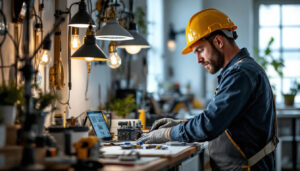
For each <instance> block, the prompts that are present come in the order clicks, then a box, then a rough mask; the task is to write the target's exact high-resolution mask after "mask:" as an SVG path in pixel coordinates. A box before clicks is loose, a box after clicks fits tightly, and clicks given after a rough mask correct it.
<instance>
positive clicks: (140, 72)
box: [0, 0, 300, 171]
mask: <svg viewBox="0 0 300 171" xmlns="http://www.w3.org/2000/svg"><path fill="white" fill-rule="evenodd" d="M206 8H216V9H219V10H221V11H223V12H224V13H226V14H227V15H228V16H229V17H230V18H231V20H232V21H233V22H234V23H235V25H237V27H238V28H237V34H238V39H237V40H236V42H237V44H238V46H239V47H240V48H243V47H246V48H247V49H248V50H249V52H250V55H251V56H252V57H253V58H255V60H256V61H257V62H258V63H259V64H260V65H261V66H262V67H263V68H264V69H265V71H266V73H267V75H268V77H269V80H270V82H271V85H272V89H273V91H274V94H275V97H276V105H277V115H278V130H279V131H278V133H279V139H280V143H279V145H278V147H277V149H276V170H278V171H279V170H297V168H298V169H299V168H300V146H299V144H300V128H299V127H300V123H299V122H300V120H299V119H298V118H300V94H298V91H299V90H300V67H299V66H300V20H299V17H300V1H298V0H285V1H283V0H242V1H241V0H184V1H183V0H0V66H1V67H0V115H1V118H0V170H2V169H4V170H5V169H12V168H17V169H20V168H26V167H28V168H30V169H28V168H27V169H28V170H31V169H32V170H35V169H37V170H39V169H41V170H43V169H49V168H50V170H51V169H53V170H59V168H62V170H68V169H70V168H72V167H74V168H76V167H78V168H80V167H84V166H83V165H84V164H82V163H81V165H80V163H79V161H80V160H78V159H86V158H89V156H90V157H91V156H93V154H91V152H90V151H91V150H90V151H89V152H83V151H81V152H80V154H82V155H81V156H80V155H77V156H76V157H77V158H78V159H77V160H76V159H74V158H70V157H69V158H67V159H65V158H64V159H65V160H66V161H65V162H63V161H64V160H63V159H62V158H60V159H59V160H60V161H61V163H64V164H65V165H63V164H61V163H60V164H59V162H58V161H59V160H56V161H54V160H50V159H49V158H51V157H49V156H52V157H53V156H56V157H57V156H59V155H64V156H68V155H71V154H74V153H75V151H76V153H77V154H79V151H80V150H83V149H84V148H82V146H83V145H82V144H84V143H86V145H87V146H89V145H91V144H93V142H94V141H97V140H94V139H88V140H86V141H85V140H80V138H82V137H84V136H83V135H88V133H89V134H94V135H95V133H93V131H91V130H88V129H85V128H86V127H84V126H83V125H84V124H85V125H89V128H90V129H93V127H92V126H91V125H92V124H93V123H86V122H88V121H87V120H88V119H90V118H92V117H93V115H92V114H93V113H92V112H91V116H90V118H87V112H88V111H102V112H103V118H104V120H105V122H106V123H107V126H108V129H109V134H111V137H112V139H114V138H115V137H118V136H119V139H124V140H135V139H136V138H138V137H134V138H129V139H128V137H126V136H128V134H126V133H127V132H126V131H128V130H127V129H129V128H128V127H130V128H132V129H134V130H133V132H134V133H133V134H134V136H137V135H140V134H142V130H147V129H149V128H151V125H152V124H153V122H154V121H155V120H157V119H159V118H163V117H170V118H176V119H189V118H193V117H194V116H195V115H197V114H200V113H201V112H202V111H203V110H204V109H205V107H206V105H207V104H208V103H209V101H210V99H211V98H212V97H213V96H214V93H215V89H216V87H217V75H218V73H217V74H214V75H211V74H209V73H208V72H207V70H206V69H205V68H204V67H202V65H200V64H198V63H197V60H196V56H195V54H194V53H190V54H188V55H182V54H181V51H182V49H183V48H184V47H185V45H186V37H185V27H186V25H187V22H188V20H189V18H190V17H191V16H192V15H193V14H195V13H196V12H198V11H200V10H203V9H206ZM90 16H91V17H90ZM132 37H133V40H131V39H132ZM137 119H140V121H139V120H137ZM120 121H125V123H124V122H120ZM126 121H128V122H130V124H128V122H126ZM131 121H133V122H131ZM99 122H100V121H99ZM81 126H82V127H81ZM69 127H70V128H71V127H75V128H76V129H77V128H80V129H79V132H83V134H78V135H76V136H79V137H76V138H77V139H76V140H77V146H76V145H75V146H73V145H72V143H75V140H73V139H72V138H69V139H67V136H68V135H69V134H71V135H70V136H71V137H75V136H74V135H73V133H72V131H74V132H76V129H75V128H74V130H73V128H72V129H69ZM67 128H68V130H71V133H70V132H68V133H66V129H67ZM81 128H82V129H81ZM121 128H124V130H122V131H125V133H124V135H123V134H122V135H120V133H118V130H119V131H120V129H121ZM94 129H95V128H94ZM99 129H100V128H99ZM101 129H102V127H101ZM130 131H131V130H130ZM58 134H61V135H58ZM74 134H75V133H74ZM96 134H97V133H96ZM46 135H53V137H56V140H55V141H56V142H57V143H58V144H59V143H61V144H60V145H61V146H62V147H60V150H57V149H55V148H54V147H57V146H58V145H53V142H49V141H51V140H52V139H51V138H50V140H48V138H49V137H47V136H46ZM125 135H126V136H125ZM97 136H98V135H97ZM57 137H58V138H57ZM61 139H63V140H62V142H61ZM67 140H68V141H71V142H69V143H70V144H71V145H70V148H71V147H72V148H71V149H66V148H68V147H66V146H64V145H63V144H66V141H67ZM79 140H80V141H79ZM54 143H55V142H54ZM80 143H82V144H80ZM202 145H203V144H201V147H199V149H201V152H199V151H200V150H198V151H197V150H195V151H193V152H191V153H189V154H192V153H195V154H199V156H197V159H196V160H191V161H190V160H188V159H192V157H193V156H194V155H191V156H189V155H185V156H182V157H181V158H180V160H179V159H178V160H176V159H175V158H176V157H174V159H173V158H172V157H171V158H172V160H166V158H164V157H157V156H154V159H153V161H152V160H150V159H149V161H148V159H147V160H146V159H145V161H147V162H146V163H147V164H148V165H150V166H147V164H145V163H144V164H143V163H142V164H140V165H137V164H136V163H134V162H132V161H131V162H129V163H126V162H122V163H117V162H116V161H115V160H114V161H101V162H98V163H97V162H93V163H92V164H93V166H94V167H95V168H97V167H98V168H102V169H104V170H105V169H106V167H108V168H109V167H112V168H113V167H116V168H117V167H119V168H121V169H122V168H123V167H125V168H126V167H127V168H128V167H130V166H132V168H133V170H147V169H149V168H151V167H153V168H154V170H161V169H167V170H168V169H170V170H171V169H174V168H176V169H177V168H178V169H179V170H185V169H187V168H190V167H191V168H192V170H193V168H194V167H198V168H201V169H205V170H210V168H209V166H208V164H207V163H208V162H207V160H208V159H207V154H206V152H205V146H202ZM79 146H80V147H79ZM38 147H41V148H42V150H41V151H40V152H37V148H38ZM50 147H51V148H50ZM98 148H99V147H98ZM156 148H160V147H156ZM62 149H64V150H62ZM167 150H168V149H167ZM184 150H194V149H188V148H184ZM184 150H183V152H184ZM179 151H180V150H179ZM196 151H197V152H196ZM59 152H64V153H65V154H59ZM97 152H98V151H97ZM54 153H56V154H54ZM172 154H173V153H172ZM84 155H87V156H86V157H84ZM97 155H98V153H97ZM170 155H171V154H170ZM60 157H61V156H60ZM73 157H74V156H73ZM76 157H75V158H76ZM93 157H95V154H94V156H93ZM152 157H153V156H152ZM155 157H157V158H155ZM53 158H54V157H53ZM46 159H47V160H46ZM156 159H157V160H156ZM103 160H105V159H103ZM125 160H126V159H125ZM125 160H124V161H125ZM128 160H129V159H128ZM186 161H188V162H191V163H193V164H189V163H188V162H186ZM155 162H157V163H159V162H161V163H162V164H161V165H160V164H157V163H155ZM45 163H46V164H45ZM74 163H75V164H74ZM178 163H179V164H178ZM10 164H12V165H10ZM97 164H98V165H97ZM130 164H131V165H130ZM194 164H195V165H194ZM58 165H60V167H59V166H58ZM61 165H63V166H61ZM129 165H130V166H129ZM159 165H160V166H161V167H160V166H159ZM56 166H57V167H56ZM154 166H155V167H154ZM86 167H87V166H86ZM79 170H80V169H79ZM108 170H109V169H108Z"/></svg>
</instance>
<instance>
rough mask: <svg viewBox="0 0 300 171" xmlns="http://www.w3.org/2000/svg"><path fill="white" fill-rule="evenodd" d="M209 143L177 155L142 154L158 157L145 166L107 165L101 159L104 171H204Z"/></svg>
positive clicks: (190, 147) (188, 148)
mask: <svg viewBox="0 0 300 171" xmlns="http://www.w3.org/2000/svg"><path fill="white" fill-rule="evenodd" d="M206 147H207V143H206V142H205V143H201V144H199V145H198V146H189V147H187V148H185V149H184V150H182V151H180V152H179V153H176V154H168V155H162V154H141V157H157V160H154V161H152V162H148V163H145V164H136V165H126V164H120V165H119V164H106V162H105V159H99V160H100V161H101V162H102V163H103V164H104V167H103V168H102V170H103V171H108V170H114V171H150V170H151V171H155V170H189V169H190V168H193V169H195V167H197V168H196V170H200V171H202V170H204V150H205V148H206ZM169 148H170V147H169Z"/></svg>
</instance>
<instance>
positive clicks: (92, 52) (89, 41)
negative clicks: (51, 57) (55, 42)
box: [72, 26, 108, 61]
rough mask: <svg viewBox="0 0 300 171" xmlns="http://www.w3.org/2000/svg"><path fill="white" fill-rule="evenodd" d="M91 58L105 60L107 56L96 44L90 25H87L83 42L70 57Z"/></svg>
mask: <svg viewBox="0 0 300 171" xmlns="http://www.w3.org/2000/svg"><path fill="white" fill-rule="evenodd" d="M87 58H88V59H91V58H92V59H93V61H107V60H108V59H107V57H106V55H105V53H104V52H103V51H102V49H100V47H99V46H98V45H97V44H96V39H95V33H94V31H93V28H92V26H89V28H88V30H87V32H86V35H85V39H84V44H83V45H82V46H81V47H80V48H79V49H78V50H77V51H76V52H74V53H73V55H72V59H83V60H87Z"/></svg>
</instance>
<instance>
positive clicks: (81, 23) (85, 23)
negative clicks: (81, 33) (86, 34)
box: [69, 0, 96, 28]
mask: <svg viewBox="0 0 300 171" xmlns="http://www.w3.org/2000/svg"><path fill="white" fill-rule="evenodd" d="M90 22H92V26H93V27H96V25H95V23H94V22H93V20H92V18H91V16H90V15H89V14H88V13H87V10H86V4H85V2H84V0H81V1H80V3H79V7H78V12H77V13H76V14H75V15H74V16H73V17H72V19H71V21H70V23H69V26H71V27H81V28H87V27H89V23H90Z"/></svg>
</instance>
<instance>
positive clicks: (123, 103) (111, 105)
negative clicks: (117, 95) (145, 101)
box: [106, 94, 137, 117]
mask: <svg viewBox="0 0 300 171" xmlns="http://www.w3.org/2000/svg"><path fill="white" fill-rule="evenodd" d="M106 108H107V109H108V110H110V111H114V112H116V114H117V115H118V116H121V117H125V116H126V115H128V114H129V113H130V112H132V111H133V110H135V109H136V108H137V105H136V102H135V99H134V96H133V95H132V94H130V95H128V96H126V97H125V98H122V99H112V100H111V101H109V102H107V104H106Z"/></svg>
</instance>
